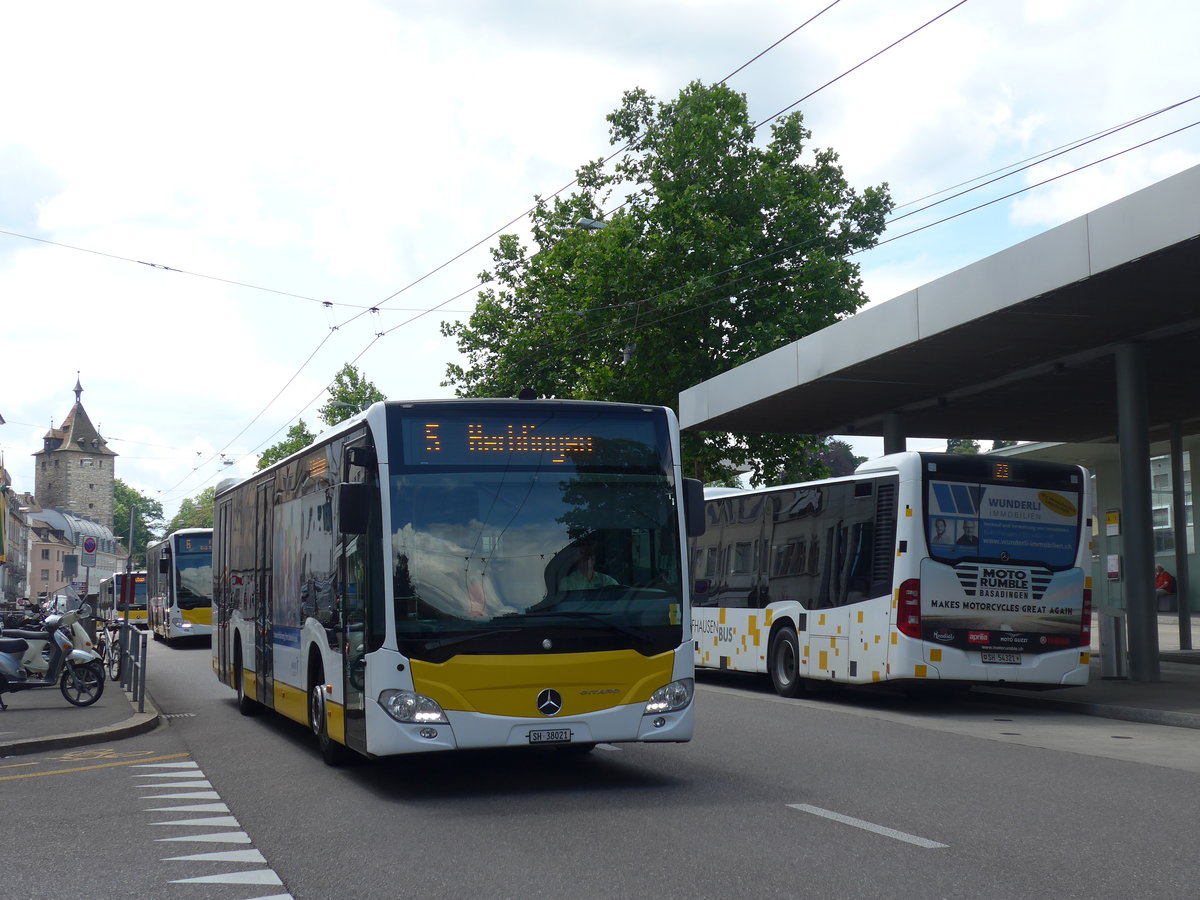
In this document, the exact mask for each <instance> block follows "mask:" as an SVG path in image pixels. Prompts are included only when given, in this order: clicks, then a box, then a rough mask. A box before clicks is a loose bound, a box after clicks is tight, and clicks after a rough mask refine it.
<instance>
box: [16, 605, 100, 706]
mask: <svg viewBox="0 0 1200 900" xmlns="http://www.w3.org/2000/svg"><path fill="white" fill-rule="evenodd" d="M89 615H91V608H90V607H89V606H87V605H86V604H85V605H84V606H82V607H80V608H79V609H77V610H70V611H68V612H65V613H62V614H61V615H58V614H54V615H49V616H47V617H46V619H45V622H44V628H43V629H38V630H24V629H15V628H5V629H3V631H2V632H0V709H7V706H6V705H5V703H4V698H3V694H4V693H5V692H6V691H7V692H9V693H17V692H18V691H28V690H34V689H36V688H48V687H54V686H55V685H56V684H57V685H58V686H59V689H60V690H61V691H62V695H63V697H64V698H65V699H66V701H67V702H68V703H71V704H73V705H75V706H91V705H92V704H93V703H95V702H96V701H97V700H99V699H100V695H101V694H103V693H104V664H103V663H102V662H101V660H100V656H99V654H98V653H96V651H95V650H94V649H92V642H91V639H90V638H89V637H88V634H87V631H86V630H85V629H84V628H83V626H82V625H81V624H80V622H79V619H80V618H86V617H87V616H89ZM43 650H45V651H46V652H45V653H43Z"/></svg>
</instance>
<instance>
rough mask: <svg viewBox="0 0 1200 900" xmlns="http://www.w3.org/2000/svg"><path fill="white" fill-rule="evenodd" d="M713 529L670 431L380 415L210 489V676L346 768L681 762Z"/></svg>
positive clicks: (582, 416) (562, 411)
mask: <svg viewBox="0 0 1200 900" xmlns="http://www.w3.org/2000/svg"><path fill="white" fill-rule="evenodd" d="M685 497H687V498H689V499H687V501H686V502H685ZM685 507H686V508H687V509H690V510H691V511H692V517H691V518H690V519H688V518H686V517H685ZM702 514H703V493H702V488H701V487H700V483H699V482H696V481H692V480H687V481H685V479H683V478H682V477H681V470H680V463H679V431H678V423H677V421H676V419H675V416H674V414H673V413H672V412H671V411H670V410H668V409H665V408H662V407H648V406H634V405H627V404H618V403H592V402H582V401H557V400H554V401H552V400H446V401H424V402H412V403H397V402H387V403H376V404H374V405H372V406H371V407H370V409H368V410H367V411H365V412H364V413H361V414H359V415H358V416H356V417H354V418H352V419H349V420H347V421H346V422H344V423H341V424H340V425H339V426H338V427H337V429H336V430H334V431H331V432H329V433H328V434H327V435H324V436H322V437H320V438H318V439H317V441H316V442H315V443H314V444H313V445H312V446H310V447H308V448H306V449H304V450H302V451H300V452H298V453H296V454H293V455H292V456H290V457H288V458H287V459H285V460H282V461H280V462H278V463H276V464H275V465H273V466H270V467H269V468H267V469H264V470H263V471H262V472H260V473H257V474H255V475H254V476H252V477H251V478H249V479H247V480H246V481H243V482H241V483H240V484H235V485H222V486H219V487H218V490H217V495H216V501H215V532H216V534H215V540H216V542H215V555H214V563H215V577H216V609H217V614H216V634H215V636H214V640H213V667H214V670H215V672H216V674H217V676H218V678H219V679H220V680H221V681H222V682H224V683H225V684H227V685H229V686H230V687H231V688H233V689H234V690H235V691H236V692H237V695H238V706H239V708H240V709H241V711H242V712H243V713H245V714H251V713H253V712H256V711H258V710H259V709H261V708H262V707H267V708H269V709H273V710H275V711H276V712H278V713H280V714H282V715H284V716H287V717H288V718H291V719H294V720H296V721H297V722H300V723H303V724H307V725H308V726H309V727H310V728H311V730H312V732H313V733H314V735H315V737H316V739H317V744H318V746H319V748H320V750H321V755H322V757H323V758H324V759H325V761H326V762H328V763H330V764H331V765H336V764H338V763H339V762H342V761H344V760H346V759H347V758H352V757H353V755H355V754H357V755H361V756H367V757H377V756H386V755H395V754H406V753H420V752H430V751H448V750H455V749H461V748H480V747H512V746H521V747H540V746H545V747H554V748H560V749H562V750H565V751H578V752H586V751H588V750H591V749H592V748H593V747H594V746H595V745H596V744H597V743H600V742H620V741H662V742H680V741H687V740H689V739H690V738H691V736H692V728H693V725H692V691H693V669H692V646H691V641H690V634H691V628H690V615H689V602H688V591H687V583H686V578H687V569H686V564H685V562H686V555H685V554H686V541H687V530H688V528H687V526H688V524H689V523H690V525H691V526H692V528H696V527H700V526H702V523H703V519H702Z"/></svg>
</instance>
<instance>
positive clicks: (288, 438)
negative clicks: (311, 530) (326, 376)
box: [258, 363, 387, 469]
mask: <svg viewBox="0 0 1200 900" xmlns="http://www.w3.org/2000/svg"><path fill="white" fill-rule="evenodd" d="M386 399H387V398H386V397H385V396H384V395H383V392H382V391H380V390H379V388H377V387H375V385H374V384H372V383H371V382H370V381H368V380H367V379H366V378H365V377H364V376H363V374H362V373H361V372H359V371H358V369H357V368H355V367H354V366H353V365H351V364H350V363H346V364H345V365H344V366H342V367H341V369H339V370H338V373H337V374H336V375H334V376H333V384H332V385H331V386H330V388H329V399H328V400H327V401H326V402H325V405H324V406H322V407H321V408H320V409H318V410H317V415H318V416H320V418H321V421H322V422H324V423H325V424H326V425H327V426H332V425H336V424H337V423H338V422H341V421H342V420H343V419H348V418H350V417H351V416H352V415H354V414H355V413H358V412H362V411H363V410H364V409H366V408H367V407H368V406H370V405H371V404H372V403H374V402H376V401H377V400H386ZM316 437H317V436H316V435H315V434H313V433H312V432H311V431H309V430H308V426H307V425H305V424H304V420H303V419H301V420H300V421H298V422H297V423H296V424H295V425H293V426H292V427H291V428H289V429H288V432H287V434H286V435H285V436H284V438H283V440H282V441H280V442H279V443H278V444H273V445H271V446H270V447H268V448H267V449H266V450H264V451H263V454H262V456H260V457H259V458H258V468H259V469H265V468H266V467H267V466H269V465H271V464H272V463H277V462H279V460H281V459H284V458H285V457H288V456H291V455H292V454H293V453H295V452H296V451H297V450H303V449H304V448H305V447H307V446H308V445H309V444H311V443H312V442H313V441H314V440H316Z"/></svg>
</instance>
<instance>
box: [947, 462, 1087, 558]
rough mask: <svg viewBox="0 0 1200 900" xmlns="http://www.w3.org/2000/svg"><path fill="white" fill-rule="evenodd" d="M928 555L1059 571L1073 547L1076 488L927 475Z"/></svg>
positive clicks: (1078, 501)
mask: <svg viewBox="0 0 1200 900" xmlns="http://www.w3.org/2000/svg"><path fill="white" fill-rule="evenodd" d="M926 503H927V506H926V521H925V529H926V536H927V538H928V542H929V554H930V556H932V557H934V558H935V559H939V560H942V561H944V562H950V563H953V562H956V561H958V560H966V559H970V560H983V561H990V562H1012V563H1017V562H1021V563H1029V564H1040V565H1043V566H1046V567H1047V568H1050V569H1065V568H1069V567H1071V566H1073V565H1074V564H1075V557H1076V553H1077V551H1078V549H1079V547H1078V540H1079V533H1080V528H1079V524H1080V516H1081V515H1082V514H1083V511H1082V505H1083V496H1082V494H1081V493H1080V492H1079V491H1071V490H1064V489H1062V488H1061V487H1056V488H1055V489H1054V490H1050V489H1043V488H1039V487H1034V486H1017V485H1009V484H979V483H972V482H963V481H950V480H943V479H938V478H936V477H930V478H928V479H927V496H926Z"/></svg>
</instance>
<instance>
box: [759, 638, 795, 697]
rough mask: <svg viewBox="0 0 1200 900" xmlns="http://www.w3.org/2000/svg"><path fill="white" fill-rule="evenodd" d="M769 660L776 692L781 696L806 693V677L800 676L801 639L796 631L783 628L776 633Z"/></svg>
mask: <svg viewBox="0 0 1200 900" xmlns="http://www.w3.org/2000/svg"><path fill="white" fill-rule="evenodd" d="M767 662H768V670H769V671H770V674H771V684H772V685H773V686H774V688H775V693H777V694H778V695H779V696H781V697H799V696H800V695H801V694H803V693H804V679H802V678H801V677H800V639H799V638H798V637H796V632H795V631H793V630H792V629H791V628H781V629H780V630H779V631H777V632H776V633H775V639H774V640H773V641H771V653H770V656H769V658H768V660H767Z"/></svg>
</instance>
